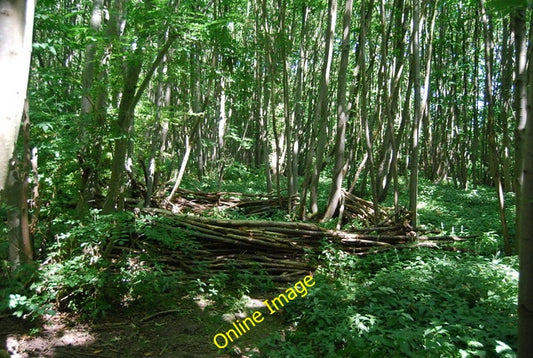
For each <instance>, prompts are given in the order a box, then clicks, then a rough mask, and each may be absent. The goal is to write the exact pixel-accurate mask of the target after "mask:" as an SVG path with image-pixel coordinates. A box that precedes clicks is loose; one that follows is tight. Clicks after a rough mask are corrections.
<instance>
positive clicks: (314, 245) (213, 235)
mask: <svg viewBox="0 0 533 358" xmlns="http://www.w3.org/2000/svg"><path fill="white" fill-rule="evenodd" d="M145 211H146V212H147V213H149V214H152V215H158V216H164V217H165V218H166V219H167V220H166V221H165V225H169V226H171V227H173V228H179V229H180V230H181V231H182V232H183V234H184V235H186V236H187V237H189V238H192V239H194V240H195V241H196V242H197V243H198V245H199V247H198V248H197V249H196V250H194V253H193V254H192V255H181V254H178V253H168V252H167V253H166V254H164V255H162V256H163V257H166V258H167V261H168V262H167V263H168V264H171V265H175V266H178V267H180V268H181V269H184V270H185V271H192V270H193V267H195V266H198V265H199V264H200V265H201V266H202V267H204V268H206V269H207V272H209V273H210V274H213V273H216V272H224V271H226V272H227V271H228V270H231V269H233V270H244V269H247V270H250V271H251V272H257V271H262V272H265V273H267V274H268V275H269V276H270V277H271V279H272V280H273V281H293V280H294V279H295V278H297V277H301V275H303V274H306V273H308V272H309V271H312V270H314V269H315V268H316V265H317V263H316V262H317V261H316V257H317V254H318V253H319V252H320V250H321V241H322V240H323V239H326V240H328V241H329V242H330V243H331V244H333V245H334V246H336V247H338V248H340V249H343V250H345V251H347V252H350V253H354V254H365V253H369V252H374V251H380V250H384V249H390V248H393V247H397V246H399V245H404V246H405V245H409V246H416V245H419V246H430V245H436V242H437V241H438V240H448V241H450V240H451V241H454V240H462V239H463V238H458V237H426V236H416V234H415V233H414V232H412V231H408V232H407V233H406V228H404V227H403V226H402V225H395V226H388V227H386V226H383V227H366V228H361V229H353V230H351V232H346V231H341V230H331V229H326V228H323V227H321V226H319V225H316V224H312V223H301V222H280V221H267V220H227V219H215V218H208V217H202V216H196V215H184V214H175V213H172V212H171V211H168V210H165V209H160V208H152V209H145ZM159 225H161V224H159Z"/></svg>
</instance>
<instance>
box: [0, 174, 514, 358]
mask: <svg viewBox="0 0 533 358" xmlns="http://www.w3.org/2000/svg"><path fill="white" fill-rule="evenodd" d="M423 184H424V185H423V186H422V187H421V193H420V198H419V199H420V203H419V208H420V210H419V213H420V222H421V223H423V226H424V229H425V230H426V231H428V232H430V231H435V230H438V231H439V232H440V233H441V235H448V236H450V235H451V236H457V235H464V236H469V235H472V238H471V239H468V240H465V241H458V242H451V243H446V242H439V243H438V245H437V246H434V247H431V248H428V247H419V246H417V245H411V246H409V245H407V246H404V247H401V248H399V247H389V248H388V249H387V250H386V251H380V252H379V253H374V254H372V253H367V255H366V256H359V255H353V254H352V253H353V252H351V251H349V250H348V251H346V250H339V249H338V248H337V246H336V245H333V244H332V243H331V242H332V241H327V240H326V241H324V242H323V243H322V244H321V245H322V246H320V247H318V249H319V250H318V251H315V252H314V254H313V257H312V259H313V261H312V263H313V265H314V266H313V269H309V270H307V269H306V270H305V272H304V273H303V274H300V276H303V275H309V274H312V275H313V278H314V280H315V283H316V285H313V286H314V287H312V288H310V289H309V292H308V293H307V291H306V294H305V297H303V296H304V295H301V297H297V299H294V297H293V298H291V302H288V303H289V304H286V305H285V306H284V307H283V308H282V309H280V310H279V311H278V312H275V313H274V314H272V315H269V314H268V313H267V311H268V308H266V307H264V304H263V301H264V300H265V299H267V298H268V299H270V300H271V302H272V297H274V296H277V295H278V294H279V292H280V291H279V289H280V288H281V289H285V288H287V287H290V286H291V285H294V287H295V288H296V285H295V282H296V281H297V280H298V279H301V277H300V276H290V282H289V281H285V282H283V283H281V281H277V282H273V281H271V280H267V279H266V278H267V275H266V274H265V272H262V271H259V273H258V272H257V271H256V270H255V271H254V268H253V267H250V270H247V269H242V268H241V267H239V266H236V263H238V262H236V261H235V260H233V261H223V262H220V263H217V265H215V266H214V270H209V269H208V268H209V267H208V266H207V265H206V263H205V261H206V256H205V255H206V252H207V253H209V254H213V253H216V255H217V257H216V259H217V260H218V259H219V256H220V255H222V256H223V255H228V253H227V252H226V251H225V250H222V248H221V247H220V243H217V244H216V245H217V246H216V247H214V248H213V247H212V248H211V249H210V250H206V249H204V250H202V249H201V248H199V246H196V245H195V241H192V240H190V239H189V238H188V237H185V236H183V235H182V233H183V228H179V229H176V226H177V225H178V224H180V223H181V222H182V221H184V219H183V217H180V218H179V220H181V221H179V220H178V222H176V220H177V219H176V218H174V219H172V218H167V217H164V218H163V219H162V221H157V223H156V224H154V225H152V224H153V220H154V217H153V216H151V214H150V216H148V215H145V216H142V215H141V217H140V218H136V219H135V221H133V220H132V216H131V215H129V216H124V217H122V216H117V215H114V216H99V214H94V218H92V219H91V221H89V222H79V223H77V225H74V226H72V225H69V226H68V227H65V228H61V229H57V230H58V232H61V231H59V230H68V232H69V235H71V237H70V239H69V240H64V242H65V243H66V244H68V243H69V242H71V243H73V244H74V246H73V247H74V248H75V250H74V251H73V252H74V254H70V255H67V254H66V253H68V252H69V251H68V250H67V249H70V246H66V248H63V247H59V249H62V248H63V251H62V255H64V257H63V258H62V260H57V259H56V260H55V261H54V260H52V261H54V262H49V263H47V264H46V265H44V264H43V265H41V266H40V267H39V269H38V270H37V276H36V277H37V278H34V283H33V284H32V285H31V287H24V288H21V287H19V286H12V287H10V286H9V283H10V282H7V281H6V282H3V281H2V280H0V303H2V305H0V342H1V344H2V347H0V358H5V357H11V358H21V357H28V358H29V357H43V358H52V357H54V358H57V357H59V358H61V357H63V358H67V357H100V358H107V357H168V358H174V357H176V358H180V357H191V358H193V357H271V358H288V357H289V358H291V357H293V358H315V357H326V356H327V357H359V356H362V357H379V358H381V357H388V356H398V354H401V356H406V357H430V358H431V357H452V356H453V357H455V356H464V357H478V356H490V357H504V358H507V357H508V358H513V357H516V354H515V349H516V344H515V343H516V320H517V317H516V304H517V302H516V298H517V286H518V271H517V268H518V260H517V258H516V255H512V256H509V257H503V255H502V254H501V252H502V240H501V236H500V222H499V220H498V211H497V207H498V203H497V200H496V199H495V197H496V196H495V193H494V191H493V190H492V189H491V188H479V189H471V190H466V191H465V190H457V189H455V188H453V187H451V186H449V185H435V184H432V183H423ZM324 192H326V191H324ZM406 200H407V199H405V201H406ZM507 200H508V202H509V203H510V205H509V208H508V214H509V222H514V215H513V214H514V210H512V209H513V207H514V198H513V197H512V196H509V197H507ZM217 201H218V200H217ZM230 204H232V203H230ZM385 204H388V205H389V206H390V203H385ZM202 205H205V204H202ZM222 214H224V217H223V218H222V219H227V218H226V216H229V217H230V218H231V219H235V217H233V216H230V215H229V214H228V213H219V214H218V215H214V214H213V215H212V216H215V218H211V219H210V220H211V221H209V223H207V224H209V225H211V226H210V229H213V225H214V224H216V223H217V222H218V221H219V220H218V218H219V217H220V216H222ZM280 215H281V214H280ZM236 218H237V219H239V220H242V219H243V218H242V216H237V217H236ZM160 219H161V218H160ZM246 219H249V220H252V222H253V223H255V224H257V223H261V221H258V220H259V219H261V220H264V218H262V217H253V218H248V217H246ZM269 219H271V218H269ZM276 219H277V220H283V219H284V217H282V216H280V217H279V218H276ZM205 220H206V219H205V218H204V219H202V220H199V219H198V220H197V221H198V223H196V224H197V225H196V226H195V227H196V229H195V230H196V232H207V230H206V229H205V228H203V227H199V225H200V222H201V223H203V225H204V226H205V225H207V224H206V222H205ZM235 222H237V223H239V225H242V223H241V222H239V221H235ZM148 223H150V225H148ZM262 223H263V224H264V222H262ZM132 224H133V225H132ZM189 224H190V223H189ZM329 224H331V223H329ZM333 224H334V223H333ZM291 225H292V224H291ZM197 227H199V228H197ZM132 228H133V229H132ZM238 228H239V229H240V226H238ZM200 229H203V231H201V230H200ZM218 229H219V232H223V233H225V232H226V231H228V228H227V227H226V228H225V229H224V230H222V231H220V230H221V229H220V228H218ZM256 229H257V228H256ZM270 229H271V228H270ZM326 229H327V227H326ZM190 232H191V229H189V233H190ZM265 232H266V229H265V228H264V227H263V228H262V229H261V232H260V233H261V234H262V235H263V236H264V237H267V236H265ZM231 233H232V234H235V235H233V236H232V237H233V238H239V237H238V235H236V233H237V234H240V231H238V230H237V228H232V231H231ZM221 235H222V234H220V235H219V236H221ZM269 235H270V234H269ZM65 237H67V236H65ZM109 237H113V238H115V239H116V242H117V250H115V251H112V252H111V254H112V255H110V257H111V260H109V262H101V261H98V262H96V263H94V262H93V261H92V260H93V255H92V251H90V250H89V251H87V252H86V251H84V250H80V247H84V248H91V247H105V246H106V244H107V243H108V241H107V240H108V239H109ZM267 238H270V237H269V236H268V237H267ZM270 239H271V238H270ZM270 241H272V240H270ZM241 242H242V240H241ZM143 245H144V246H143ZM119 249H120V250H122V251H123V252H122V254H119V252H117V251H118V250H119ZM126 249H127V250H126ZM155 249H157V250H155ZM76 250H77V251H76ZM180 250H181V251H180ZM247 251H250V250H247V249H245V248H242V247H241V246H239V250H238V252H237V253H236V254H235V255H233V256H231V257H233V258H235V257H237V258H240V257H244V256H246V253H247ZM271 251H272V252H274V253H278V254H279V252H278V251H279V248H277V249H272V250H271ZM95 252H98V251H97V250H96V251H95ZM193 254H195V255H196V254H197V255H196V256H194V255H193ZM300 254H301V253H300ZM191 255H192V256H191ZM202 255H203V256H202ZM260 256H261V257H263V256H264V255H260ZM315 256H316V257H315ZM191 257H197V262H196V264H194V265H193V263H194V262H189V261H190V258H191ZM228 257H229V256H228ZM186 259H189V261H187V260H186ZM207 259H208V260H207V261H209V262H211V261H213V258H210V257H207ZM281 261H282V262H285V261H286V260H281ZM265 262H266V264H265V267H267V268H268V269H272V262H270V261H265ZM182 267H183V270H182V269H181V268H182ZM315 267H316V270H315V269H314V268H315ZM190 269H193V270H192V271H190ZM6 277H8V278H9V277H10V276H6ZM293 277H294V278H295V277H299V278H298V279H294V280H293ZM282 278H283V277H282ZM284 278H287V277H284ZM23 282H27V281H23ZM15 283H16V282H15ZM3 285H4V286H6V287H3ZM280 285H281V286H280ZM26 286H29V285H26ZM308 287H309V286H308ZM1 296H3V297H1ZM6 297H7V298H8V299H5V298H6ZM250 297H253V299H252V298H250ZM49 309H54V310H56V311H57V313H56V314H55V315H48V314H47V313H46V312H47V311H48V310H49ZM255 311H260V312H262V313H263V317H264V322H263V323H261V324H257V325H256V326H255V327H253V328H252V329H250V330H248V331H247V332H244V334H242V336H241V337H239V338H238V339H234V342H230V343H229V344H228V345H227V347H225V348H223V349H218V348H217V347H216V346H215V344H214V342H213V339H214V337H215V335H217V334H218V333H224V332H227V331H228V330H230V329H232V328H233V324H234V323H235V319H240V320H241V322H242V320H243V319H244V318H245V317H246V315H247V316H248V317H250V316H253V313H254V312H255ZM13 315H18V316H25V317H26V319H21V318H16V317H15V316H13ZM35 317H37V318H35ZM94 317H98V318H94ZM31 318H35V319H34V320H31ZM219 338H220V337H219ZM220 339H221V340H222V338H220Z"/></svg>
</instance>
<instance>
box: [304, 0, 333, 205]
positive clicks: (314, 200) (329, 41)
mask: <svg viewBox="0 0 533 358" xmlns="http://www.w3.org/2000/svg"><path fill="white" fill-rule="evenodd" d="M336 22H337V0H329V9H328V25H327V30H326V48H325V51H324V63H323V66H322V76H321V79H320V89H319V95H318V103H317V108H316V112H315V113H316V115H315V123H314V126H315V128H318V134H317V137H318V138H317V144H316V152H315V165H313V166H312V168H310V169H311V172H312V176H311V185H310V196H309V199H310V205H311V214H312V215H317V214H318V183H319V179H320V172H321V171H322V164H323V163H324V151H325V147H326V141H327V137H326V136H327V133H326V128H327V124H328V114H329V113H328V107H329V101H328V90H329V80H330V72H331V64H332V60H333V41H334V39H335V25H336Z"/></svg>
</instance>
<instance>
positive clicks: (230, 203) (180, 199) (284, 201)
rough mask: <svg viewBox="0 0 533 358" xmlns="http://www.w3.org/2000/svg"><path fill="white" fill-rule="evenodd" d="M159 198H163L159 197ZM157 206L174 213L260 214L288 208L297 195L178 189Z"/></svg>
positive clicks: (293, 204) (295, 201) (295, 203)
mask: <svg viewBox="0 0 533 358" xmlns="http://www.w3.org/2000/svg"><path fill="white" fill-rule="evenodd" d="M160 199H163V197H161V198H160ZM160 201H161V203H160V204H159V207H161V208H165V209H167V210H171V211H172V212H174V213H188V212H193V213H195V214H202V213H204V212H206V211H209V210H213V209H214V208H217V209H219V210H226V209H240V210H241V211H242V212H243V213H244V214H246V215H260V214H265V213H268V212H269V211H272V210H274V209H280V210H288V208H289V206H290V207H291V208H293V207H295V206H296V205H297V203H298V196H297V195H294V196H292V197H290V198H289V197H287V196H277V195H270V194H267V195H254V194H243V193H235V192H224V191H222V192H202V191H192V190H186V189H178V190H176V192H175V194H174V195H173V196H172V198H171V200H170V201H167V200H166V199H165V200H160Z"/></svg>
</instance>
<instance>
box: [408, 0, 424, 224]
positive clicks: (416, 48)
mask: <svg viewBox="0 0 533 358" xmlns="http://www.w3.org/2000/svg"><path fill="white" fill-rule="evenodd" d="M412 66H413V74H414V78H413V81H414V86H413V87H414V94H415V101H414V119H413V127H412V134H411V160H410V167H411V168H410V169H411V173H410V180H409V211H410V212H411V215H412V217H411V225H412V226H413V227H416V225H417V201H418V153H419V148H418V136H419V123H420V116H421V109H422V108H421V97H420V0H413V62H412Z"/></svg>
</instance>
